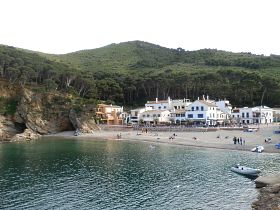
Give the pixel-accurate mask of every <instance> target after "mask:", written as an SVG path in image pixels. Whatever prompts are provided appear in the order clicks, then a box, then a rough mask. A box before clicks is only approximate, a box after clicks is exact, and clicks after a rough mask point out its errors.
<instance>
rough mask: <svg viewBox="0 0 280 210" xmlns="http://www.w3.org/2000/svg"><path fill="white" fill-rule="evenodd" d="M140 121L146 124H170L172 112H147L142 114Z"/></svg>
mask: <svg viewBox="0 0 280 210" xmlns="http://www.w3.org/2000/svg"><path fill="white" fill-rule="evenodd" d="M140 121H143V122H144V123H145V124H158V123H159V124H160V123H170V111H168V110H147V111H145V112H143V113H141V114H140Z"/></svg>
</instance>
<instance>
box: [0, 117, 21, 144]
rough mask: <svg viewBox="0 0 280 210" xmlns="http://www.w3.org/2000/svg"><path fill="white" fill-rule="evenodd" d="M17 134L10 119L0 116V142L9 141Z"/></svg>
mask: <svg viewBox="0 0 280 210" xmlns="http://www.w3.org/2000/svg"><path fill="white" fill-rule="evenodd" d="M17 133H19V131H18V130H17V129H16V127H15V125H14V123H13V121H12V120H11V118H10V117H5V116H1V115H0V141H10V139H11V138H12V137H13V136H14V135H16V134H17Z"/></svg>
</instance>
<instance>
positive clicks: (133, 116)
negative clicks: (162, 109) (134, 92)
mask: <svg viewBox="0 0 280 210" xmlns="http://www.w3.org/2000/svg"><path fill="white" fill-rule="evenodd" d="M148 110H152V108H151V107H143V108H138V109H133V110H131V111H130V116H129V120H128V122H129V123H132V124H139V120H140V115H141V114H142V113H143V112H145V111H148Z"/></svg>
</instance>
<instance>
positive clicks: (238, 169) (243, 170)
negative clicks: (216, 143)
mask: <svg viewBox="0 0 280 210" xmlns="http://www.w3.org/2000/svg"><path fill="white" fill-rule="evenodd" d="M231 171H233V172H235V173H238V174H242V175H245V176H258V174H259V173H260V172H261V171H260V170H259V169H254V168H250V167H246V166H241V165H239V164H237V165H235V166H233V167H231Z"/></svg>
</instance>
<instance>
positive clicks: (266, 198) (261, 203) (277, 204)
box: [252, 175, 280, 210]
mask: <svg viewBox="0 0 280 210" xmlns="http://www.w3.org/2000/svg"><path fill="white" fill-rule="evenodd" d="M255 183H256V188H262V189H260V192H259V196H258V198H257V201H255V202H253V203H252V209H255V210H263V209H272V210H280V175H271V176H265V177H258V178H257V179H256V180H255Z"/></svg>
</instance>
